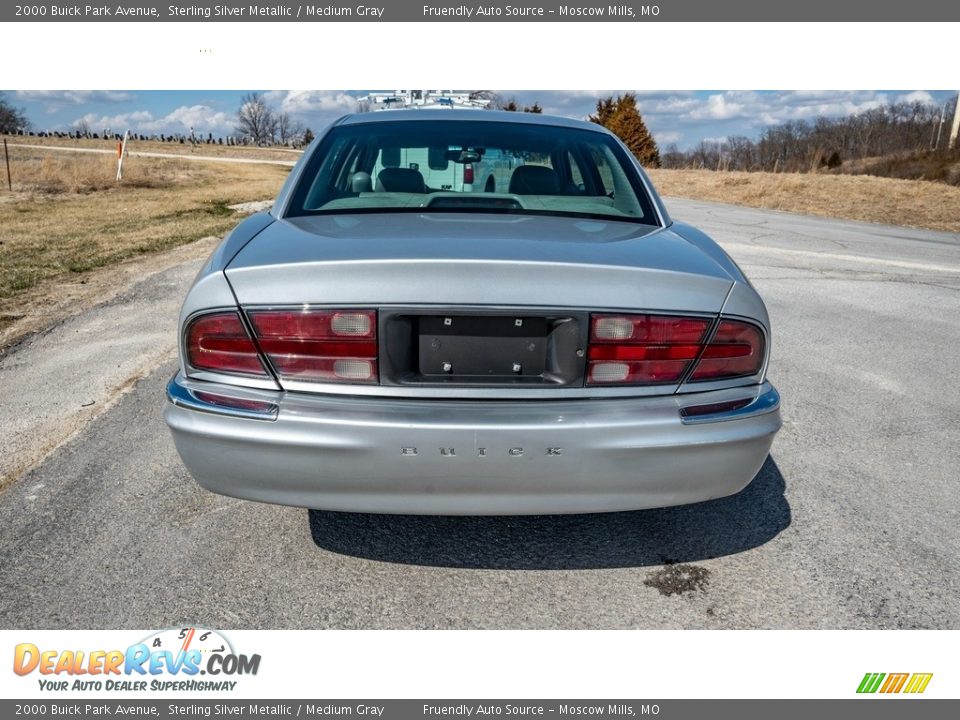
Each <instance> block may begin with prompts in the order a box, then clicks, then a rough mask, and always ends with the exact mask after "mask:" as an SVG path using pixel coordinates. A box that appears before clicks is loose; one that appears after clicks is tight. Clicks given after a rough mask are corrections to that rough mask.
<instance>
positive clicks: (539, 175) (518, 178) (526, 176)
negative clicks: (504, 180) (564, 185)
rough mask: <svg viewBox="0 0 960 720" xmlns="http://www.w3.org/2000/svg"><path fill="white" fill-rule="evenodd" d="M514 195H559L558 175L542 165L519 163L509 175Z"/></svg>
mask: <svg viewBox="0 0 960 720" xmlns="http://www.w3.org/2000/svg"><path fill="white" fill-rule="evenodd" d="M508 192H511V193H513V194H514V195H559V194H560V176H559V175H557V171H556V170H554V169H553V168H548V167H543V166H542V165H521V166H520V167H518V168H517V169H516V170H514V171H513V175H512V176H511V177H510V189H509V190H508Z"/></svg>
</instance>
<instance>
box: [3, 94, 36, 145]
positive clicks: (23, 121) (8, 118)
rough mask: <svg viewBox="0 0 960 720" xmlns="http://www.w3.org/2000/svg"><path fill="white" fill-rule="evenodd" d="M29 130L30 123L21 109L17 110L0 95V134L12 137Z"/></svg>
mask: <svg viewBox="0 0 960 720" xmlns="http://www.w3.org/2000/svg"><path fill="white" fill-rule="evenodd" d="M29 128H30V121H29V120H27V116H26V114H25V113H24V112H23V110H22V109H17V108H15V107H14V106H13V105H11V104H10V103H9V102H7V99H6V98H5V97H4V96H3V94H2V93H0V134H9V135H13V134H15V133H18V132H26V131H27V130H28V129H29Z"/></svg>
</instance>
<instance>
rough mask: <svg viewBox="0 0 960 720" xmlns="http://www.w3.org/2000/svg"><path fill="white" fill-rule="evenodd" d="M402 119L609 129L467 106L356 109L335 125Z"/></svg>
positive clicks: (541, 116)
mask: <svg viewBox="0 0 960 720" xmlns="http://www.w3.org/2000/svg"><path fill="white" fill-rule="evenodd" d="M398 120H407V121H409V120H414V121H416V120H424V121H428V120H453V121H464V120H471V121H474V122H499V123H520V124H524V125H551V126H554V127H567V128H577V129H580V130H593V131H594V132H599V133H606V132H608V131H607V130H606V129H605V128H604V127H602V126H601V125H597V124H596V123H592V122H587V121H585V120H575V119H573V118H568V117H561V116H559V115H542V114H540V113H526V112H507V111H504V110H467V109H462V108H436V109H427V108H422V109H404V110H376V111H374V112H365V113H354V114H352V115H345V116H343V117H342V118H340V119H339V120H338V121H337V122H335V123H334V124H335V125H366V124H371V123H381V122H396V121H398Z"/></svg>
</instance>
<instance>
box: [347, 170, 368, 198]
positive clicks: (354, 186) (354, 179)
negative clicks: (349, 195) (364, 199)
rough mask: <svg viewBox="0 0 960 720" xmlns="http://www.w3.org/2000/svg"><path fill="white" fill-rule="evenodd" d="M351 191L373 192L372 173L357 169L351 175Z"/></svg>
mask: <svg viewBox="0 0 960 720" xmlns="http://www.w3.org/2000/svg"><path fill="white" fill-rule="evenodd" d="M350 191H351V192H355V193H365V192H373V180H372V179H371V178H370V173H368V172H363V171H357V172H355V173H354V174H353V175H351V176H350Z"/></svg>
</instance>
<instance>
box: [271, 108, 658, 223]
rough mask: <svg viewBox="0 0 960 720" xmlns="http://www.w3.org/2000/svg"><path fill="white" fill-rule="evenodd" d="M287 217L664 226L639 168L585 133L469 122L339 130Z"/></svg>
mask: <svg viewBox="0 0 960 720" xmlns="http://www.w3.org/2000/svg"><path fill="white" fill-rule="evenodd" d="M291 200H292V202H291V207H290V210H289V211H288V215H294V216H295V215H312V214H330V213H355V212H420V213H423V212H491V213H516V214H549V215H570V216H576V217H597V218H605V219H612V220H621V221H627V222H640V223H645V224H651V225H655V224H657V221H656V219H655V216H654V213H653V210H652V203H651V200H650V198H649V195H648V194H647V192H646V190H645V188H644V187H643V184H642V182H641V181H640V177H639V174H638V173H637V171H636V168H635V167H634V165H633V160H632V158H630V157H629V156H628V155H627V153H626V152H625V151H624V149H623V148H622V146H620V144H619V143H618V142H616V141H615V140H614V139H613V138H612V137H610V136H608V135H606V134H604V133H597V132H591V131H588V130H581V129H576V128H563V127H553V126H548V125H528V124H521V123H509V122H485V121H479V122H478V121H464V120H448V121H444V120H429V121H417V120H412V121H406V120H404V121H399V120H394V121H384V122H372V123H363V124H357V125H346V126H341V127H335V128H333V129H331V130H330V132H329V133H328V134H327V135H326V136H325V137H324V139H323V141H322V142H321V143H320V144H319V146H318V147H317V148H316V150H315V151H314V153H313V155H312V156H311V158H310V159H309V160H308V161H307V165H306V167H305V168H304V172H303V173H302V175H301V177H300V180H299V182H298V184H297V187H296V188H295V189H294V192H293V195H292V199H291Z"/></svg>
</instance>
